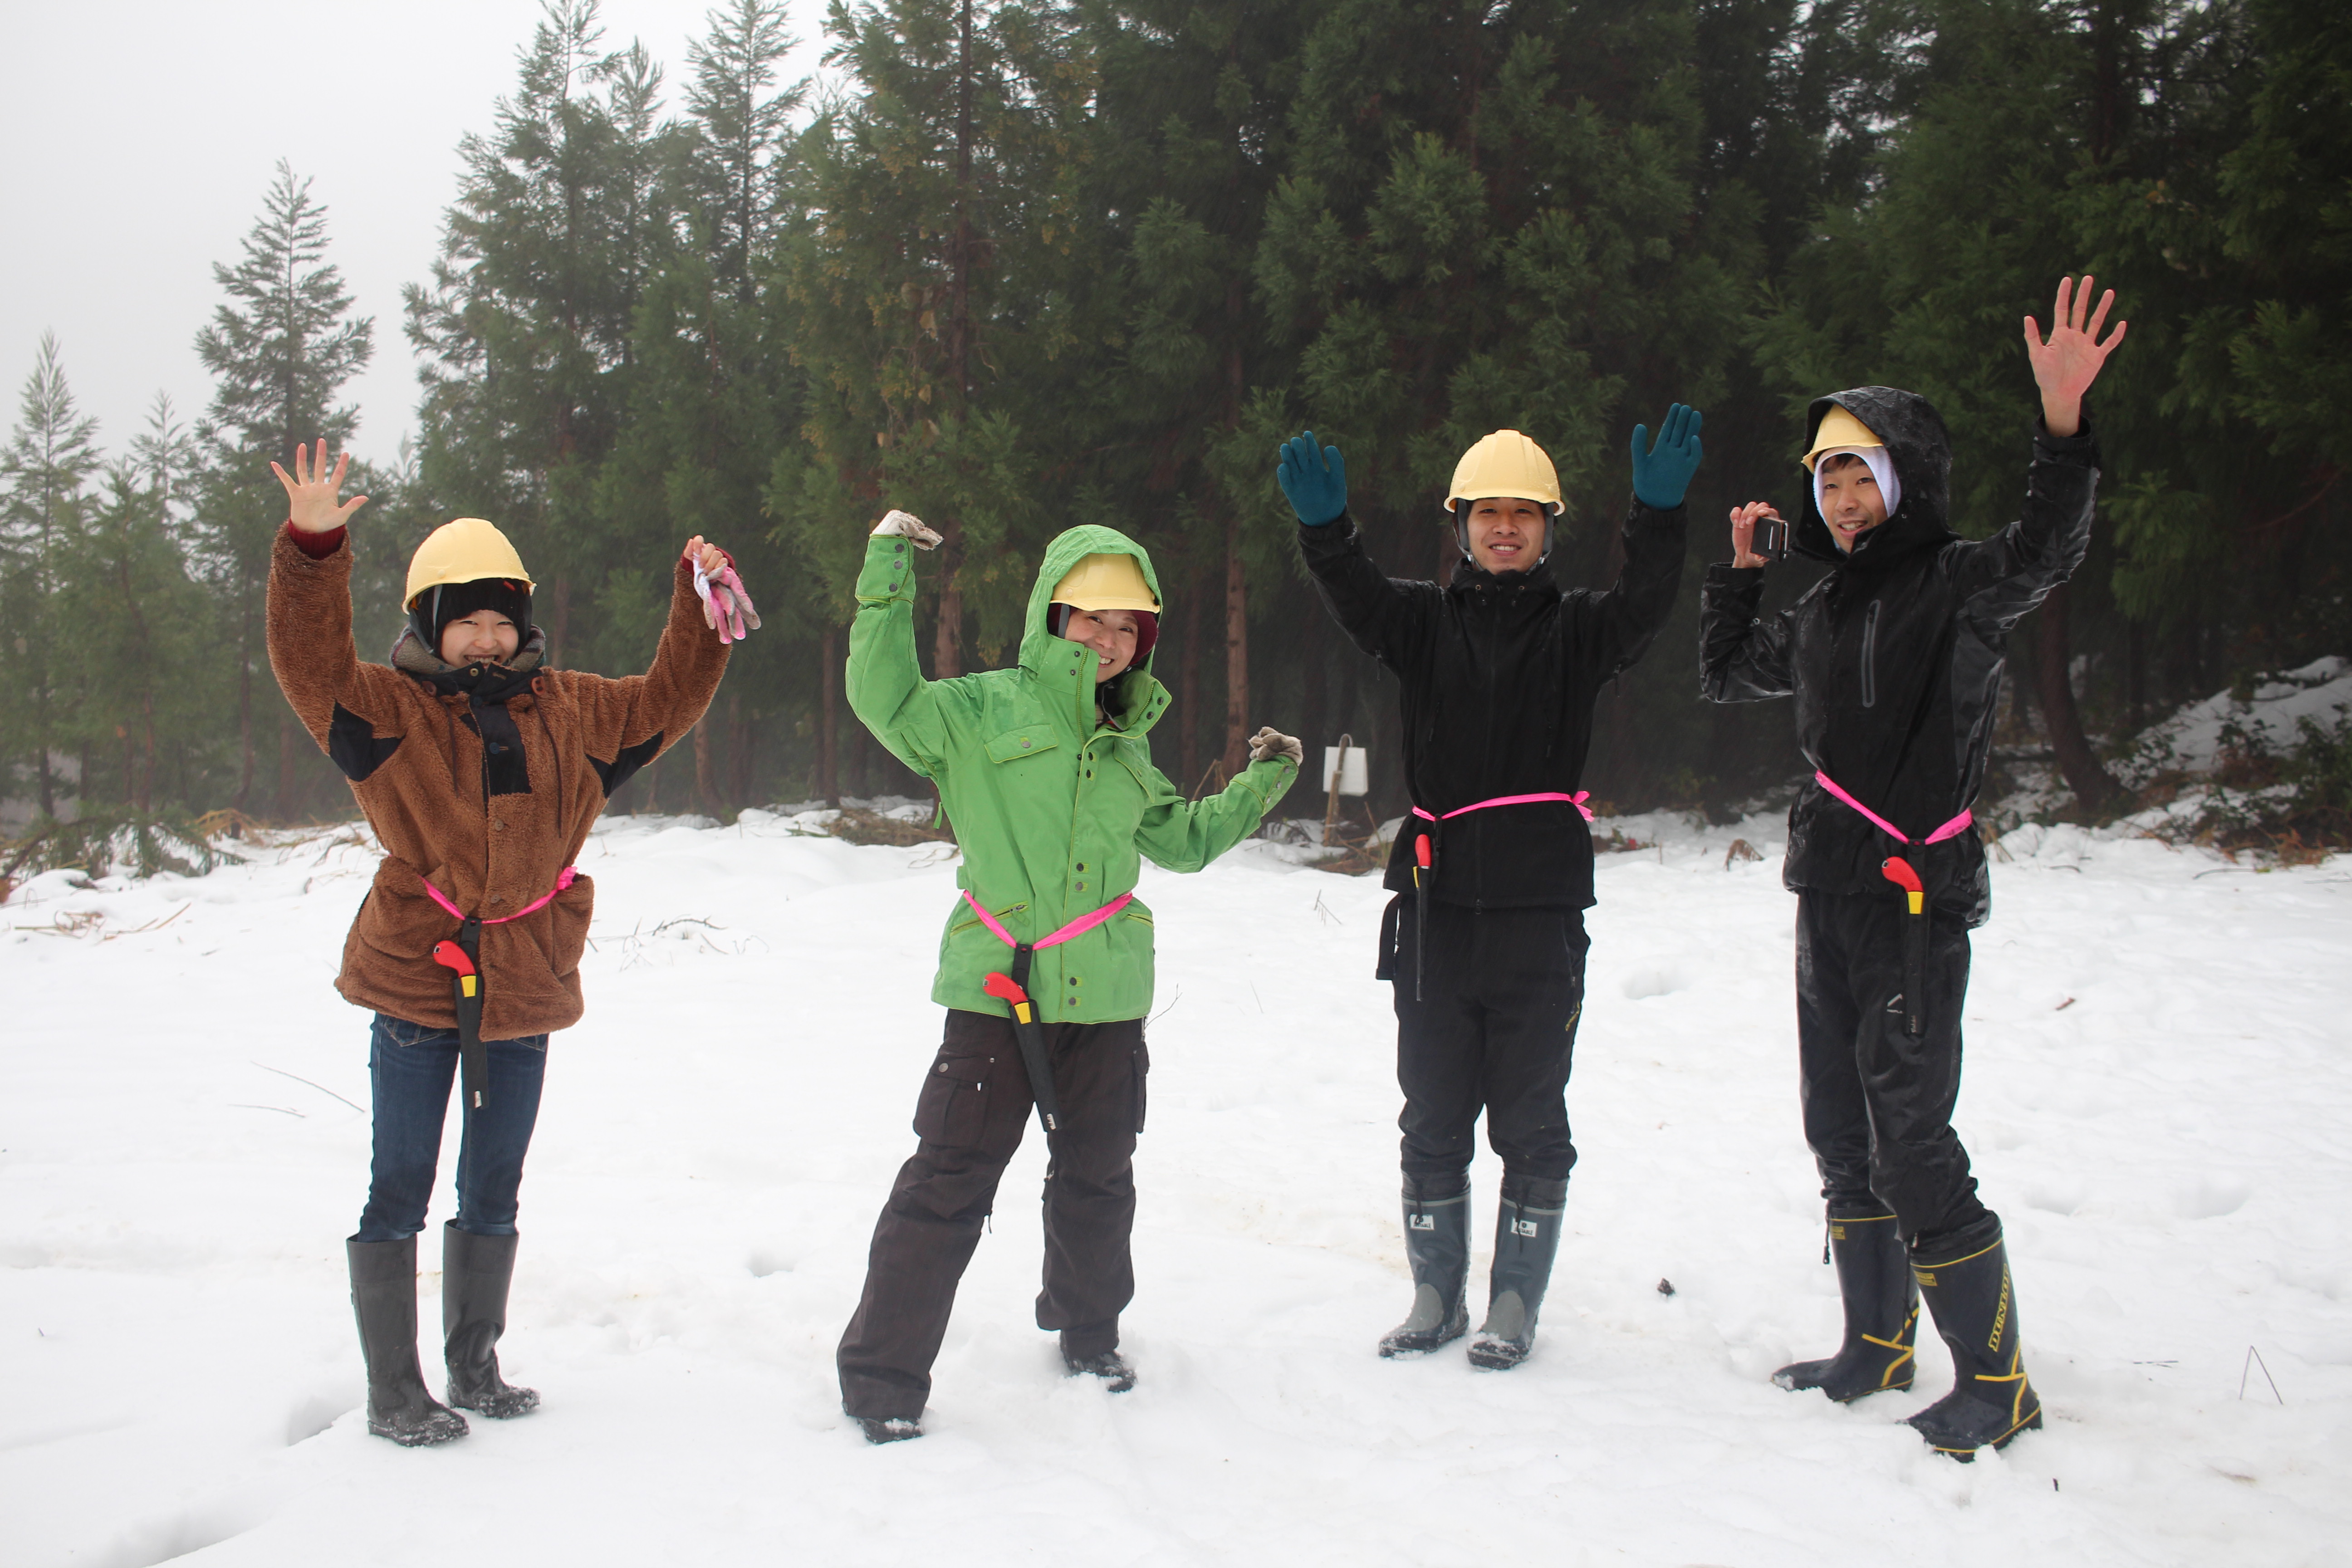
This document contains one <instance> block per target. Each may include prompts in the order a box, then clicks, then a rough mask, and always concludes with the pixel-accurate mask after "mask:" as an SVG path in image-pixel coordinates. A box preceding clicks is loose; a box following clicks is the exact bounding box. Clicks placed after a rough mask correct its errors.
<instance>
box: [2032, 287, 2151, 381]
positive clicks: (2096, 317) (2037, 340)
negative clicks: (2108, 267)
mask: <svg viewBox="0 0 2352 1568" xmlns="http://www.w3.org/2000/svg"><path fill="white" fill-rule="evenodd" d="M2094 282H2095V279H2093V278H2092V277H2091V276H2090V275H2089V274H2087V273H2085V274H2084V278H2083V286H2082V288H2081V289H2076V288H2075V287H2074V279H2072V278H2063V279H2059V282H2058V299H2057V302H2056V305H2055V307H2054V308H2053V310H2052V311H2051V318H2050V320H2051V326H2050V336H2049V337H2048V339H2047V340H2045V339H2043V337H2042V328H2041V325H2040V323H2038V322H2037V321H2034V319H2033V318H2032V317H2031V316H2028V317H2026V318H2025V354H2026V357H2027V358H2028V359H2029V360H2031V361H2032V363H2033V379H2034V381H2035V383H2036V384H2038V385H2040V387H2041V388H2042V398H2043V400H2044V401H2045V402H2049V403H2053V404H2057V405H2075V404H2079V403H2081V402H2082V400H2083V394H2084V393H2085V392H2087V391H2088V390H2090V385H2091V383H2093V382H2095V381H2096V380H2097V379H2098V378H2099V371H2100V368H2101V367H2102V366H2104V365H2105V363H2107V356H2108V355H2109V354H2111V353H2114V352H2115V349H2116V344H2117V343H2120V342H2123V341H2124V331H2125V329H2126V328H2127V327H2129V326H2130V325H2131V323H2130V322H2128V321H2117V322H2116V330H2115V331H2112V332H2109V333H2108V334H2107V341H2106V342H2099V330H2100V329H2101V328H2102V327H2103V326H2105V324H2106V320H2107V310H2108V308H2109V307H2110V306H2112V305H2114V304H2115V302H2116V291H2115V290H2114V289H2108V290H2107V291H2106V293H2105V296H2103V297H2102V298H2101V299H2100V300H2099V308H2098V309H2097V310H2095V311H2094V310H2091V309H2090V304H2091V286H2092V284H2093V283H2094ZM2085 317H2088V320H2087V321H2086V320H2085V319H2084V318H2085Z"/></svg>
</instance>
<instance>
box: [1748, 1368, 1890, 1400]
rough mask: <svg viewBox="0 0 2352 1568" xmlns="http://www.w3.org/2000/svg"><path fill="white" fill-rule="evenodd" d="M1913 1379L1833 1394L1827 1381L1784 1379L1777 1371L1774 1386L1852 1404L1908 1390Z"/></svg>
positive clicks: (1791, 1391)
mask: <svg viewBox="0 0 2352 1568" xmlns="http://www.w3.org/2000/svg"><path fill="white" fill-rule="evenodd" d="M1912 1381H1913V1380H1912V1379H1910V1378H1907V1377H1906V1378H1905V1379H1904V1380H1903V1381H1902V1382H1900V1383H1886V1384H1878V1385H1877V1386H1875V1387H1872V1388H1863V1389H1857V1390H1855V1391H1854V1392H1853V1393H1852V1394H1832V1393H1831V1392H1830V1388H1829V1384H1825V1383H1799V1382H1798V1381H1796V1380H1795V1379H1793V1378H1790V1379H1788V1380H1786V1381H1783V1380H1782V1379H1781V1377H1780V1374H1779V1373H1774V1374H1773V1376H1772V1386H1773V1387H1775V1388H1780V1389H1786V1390H1787V1391H1788V1392H1790V1394H1811V1393H1815V1392H1819V1393H1820V1394H1821V1395H1822V1398H1824V1399H1827V1400H1830V1401H1832V1402H1833V1403H1835V1404H1838V1405H1852V1404H1853V1402H1854V1401H1855V1400H1857V1399H1867V1398H1869V1397H1870V1396H1871V1395H1872V1394H1902V1393H1905V1392H1907V1391H1908V1390H1909V1388H1910V1387H1911V1384H1912Z"/></svg>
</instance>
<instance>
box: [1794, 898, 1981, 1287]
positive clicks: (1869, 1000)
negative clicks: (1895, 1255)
mask: <svg viewBox="0 0 2352 1568" xmlns="http://www.w3.org/2000/svg"><path fill="white" fill-rule="evenodd" d="M1909 918H1910V916H1909V915H1908V914H1907V913H1906V911H1905V910H1904V907H1903V896H1902V894H1901V893H1899V892H1892V891H1890V892H1889V893H1886V894H1874V893H1871V894H1840V893H1816V892H1806V893H1801V894H1800V895H1799V896H1798V899H1797V1050H1798V1063H1799V1068H1798V1070H1799V1088H1800V1092H1801V1097H1802V1100H1803V1104H1804V1114H1805V1142H1807V1143H1809V1144H1810V1145H1811V1147H1812V1151H1813V1159H1814V1162H1815V1163H1817V1164H1818V1165H1819V1166H1820V1167H1821V1173H1822V1197H1824V1198H1825V1199H1827V1200H1828V1202H1829V1212H1830V1213H1831V1214H1832V1215H1834V1216H1840V1217H1851V1216H1857V1215H1867V1214H1885V1212H1887V1211H1888V1210H1889V1209H1892V1210H1893V1211H1894V1212H1895V1227H1896V1228H1897V1229H1898V1230H1900V1231H1901V1232H1902V1233H1903V1237H1904V1239H1905V1240H1906V1241H1911V1242H1916V1241H1918V1240H1919V1239H1920V1238H1922V1237H1927V1238H1930V1239H1931V1240H1941V1239H1943V1238H1946V1237H1949V1236H1951V1235H1952V1233H1954V1232H1956V1231H1960V1230H1964V1229H1970V1228H1972V1227H1983V1228H1985V1229H1986V1230H1987V1232H1988V1234H1997V1233H1995V1232H1991V1231H1990V1226H1993V1225H1995V1224H1997V1223H1998V1222H1997V1221H1995V1220H1994V1219H1993V1216H1992V1215H1990V1214H1989V1213H1988V1211H1987V1210H1986V1208H1985V1206H1984V1205H1982V1204H1981V1203H1979V1202H1978V1201H1977V1183H1976V1178H1975V1177H1974V1176H1972V1175H1970V1174H1969V1152H1968V1151H1967V1150H1966V1149H1963V1148H1962V1147H1960V1140H1959V1137H1958V1134H1957V1133H1955V1132H1954V1131H1952V1106H1953V1103H1954V1102H1955V1101H1956V1100H1958V1098H1959V1093H1960V1010H1961V1005H1962V1004H1963V1003H1964V1002H1965V1001H1966V1000H1967V997H1968V990H1969V932H1968V928H1967V927H1966V926H1964V925H1963V924H1961V923H1960V921H1958V920H1956V919H1954V918H1953V917H1951V916H1949V915H1943V914H1937V913H1936V912H1934V911H1933V910H1930V911H1929V914H1928V917H1927V918H1928V919H1929V921H1931V922H1932V923H1931V924H1930V926H1929V935H1928V941H1927V996H1926V1012H1927V1016H1926V1019H1925V1022H1926V1025H1927V1033H1925V1034H1924V1035H1922V1036H1920V1037H1918V1038H1916V1039H1914V1038H1913V1037H1911V1036H1910V1035H1909V1034H1908V1033H1906V1030H1905V1027H1904V1012H1905V1007H1904V999H1903V984H1904V980H1903V924H1904V921H1906V920H1908V919H1909Z"/></svg>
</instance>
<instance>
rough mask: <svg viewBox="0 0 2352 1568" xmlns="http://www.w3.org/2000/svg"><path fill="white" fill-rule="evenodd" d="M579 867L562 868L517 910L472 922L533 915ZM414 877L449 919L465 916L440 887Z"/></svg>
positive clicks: (496, 922) (574, 876) (500, 922)
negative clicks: (548, 884) (540, 892)
mask: <svg viewBox="0 0 2352 1568" xmlns="http://www.w3.org/2000/svg"><path fill="white" fill-rule="evenodd" d="M579 876H580V868H579V867H577V866H566V867H565V868H563V875H562V876H561V877H558V878H556V879H555V886H554V887H553V888H551V889H549V890H548V891H547V892H546V893H545V894H544V895H542V896H541V897H540V898H537V899H534V900H531V901H530V903H528V904H525V905H524V906H523V907H522V908H521V909H519V910H516V911H515V912H514V913H512V914H510V915H500V916H499V918H498V919H496V920H494V921H475V922H474V923H475V924H476V925H486V926H502V925H504V924H506V923H507V921H519V920H520V919H522V917H523V916H525V915H535V914H537V913H539V911H540V910H543V909H545V908H547V906H548V905H550V904H551V903H553V902H555V897H556V895H557V894H558V893H561V892H562V891H563V890H564V889H567V888H569V887H571V886H572V883H573V882H574V881H575V880H577V879H579ZM417 880H418V881H420V882H424V883H425V894H426V896H427V897H429V898H431V899H432V900H433V901H434V902H435V903H436V904H438V905H440V906H441V907H442V908H443V909H445V910H448V911H449V918H450V919H452V920H457V921H462V920H465V919H467V914H466V911H465V910H461V909H459V908H458V907H457V905H456V904H454V903H452V902H451V901H450V900H449V896H448V895H447V894H446V893H444V892H443V891H442V890H441V889H438V888H436V887H435V886H434V885H433V884H432V883H431V882H429V881H426V880H425V879H424V878H423V877H419V878H417Z"/></svg>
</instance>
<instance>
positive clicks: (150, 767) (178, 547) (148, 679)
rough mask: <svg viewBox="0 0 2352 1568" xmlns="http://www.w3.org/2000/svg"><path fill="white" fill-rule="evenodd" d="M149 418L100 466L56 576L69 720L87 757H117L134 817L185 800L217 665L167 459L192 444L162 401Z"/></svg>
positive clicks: (208, 724)
mask: <svg viewBox="0 0 2352 1568" xmlns="http://www.w3.org/2000/svg"><path fill="white" fill-rule="evenodd" d="M156 415H157V417H156V418H155V419H154V420H153V421H152V422H151V425H150V428H149V430H148V432H147V433H146V434H145V436H143V437H142V438H141V439H140V441H139V442H136V443H134V447H133V451H132V453H131V455H130V456H128V457H125V458H121V459H118V460H117V461H115V462H113V463H110V464H109V465H108V467H107V469H106V473H105V479H104V484H103V487H102V489H101V492H100V495H99V496H98V497H97V498H95V500H94V501H93V503H92V504H90V505H89V506H87V507H85V508H84V509H83V512H84V515H83V518H82V520H81V524H80V526H79V528H78V529H77V530H76V531H75V533H74V538H73V543H72V548H71V550H70V551H69V552H68V555H67V558H66V560H65V561H64V563H62V568H61V571H60V573H59V578H58V601H59V606H60V609H61V611H62V612H63V614H64V615H65V616H68V617H69V619H70V624H71V625H72V626H74V627H75V634H76V635H75V644H74V646H75V647H76V650H77V657H76V659H75V670H74V673H75V687H76V689H75V701H74V704H73V714H72V719H71V721H70V723H69V726H68V728H69V730H70V732H71V736H72V738H73V739H75V740H77V741H79V742H81V746H82V754H83V755H84V756H85V757H91V756H102V755H107V754H109V753H112V754H114V755H116V756H119V758H120V764H119V768H118V769H117V771H116V778H115V795H116V798H117V799H118V800H119V801H120V802H121V805H123V806H124V807H125V808H126V810H127V811H128V812H129V813H131V815H132V816H133V817H134V818H136V819H147V818H152V816H154V814H155V812H156V809H157V803H158V799H159V795H171V796H173V797H176V798H179V799H182V800H184V799H185V798H186V796H187V795H188V792H189V785H190V784H191V783H192V782H193V780H194V775H195V773H196V769H197V767H198V765H199V762H198V756H197V753H198V752H200V751H201V750H202V749H203V748H204V747H205V742H207V740H208V739H209V738H210V736H211V732H212V730H213V723H212V720H213V712H214V707H213V700H214V692H215V683H214V681H213V680H212V679H209V678H210V676H211V675H212V674H213V672H214V671H215V670H216V669H217V668H219V664H220V661H219V660H218V659H217V658H215V657H212V655H213V651H214V650H213V644H214V641H215V639H214V637H213V636H212V624H211V623H212V616H211V605H210V604H209V602H208V598H207V595H206V594H205V588H204V586H203V584H200V583H198V582H197V581H195V579H194V577H192V576H191V575H190V574H189V571H188V560H187V557H186V555H185V554H184V551H183V531H182V530H181V528H180V527H178V526H176V524H177V519H175V517H174V515H173V514H174V499H175V497H174V491H173V489H172V485H173V479H174V474H173V467H174V465H176V464H177V463H178V462H180V461H181V460H182V459H184V458H185V456H186V455H187V447H188V446H189V445H190V444H189V443H188V441H187V440H186V437H185V435H184V432H181V431H179V430H177V429H175V428H174V427H173V426H172V425H171V424H170V415H169V405H168V404H165V405H161V406H159V407H158V409H157V411H156ZM92 782H93V781H90V780H87V779H86V780H85V781H84V783H83V795H84V797H85V798H86V799H87V798H90V797H92V796H93V795H94V793H95V792H94V791H93V790H92V789H91V784H92Z"/></svg>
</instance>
